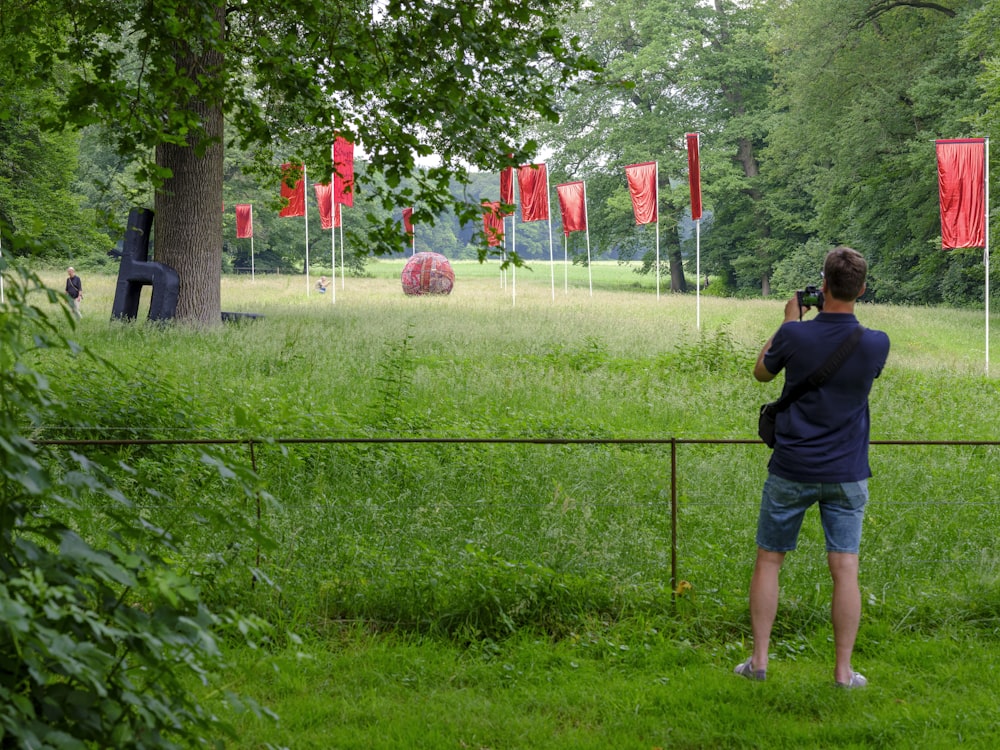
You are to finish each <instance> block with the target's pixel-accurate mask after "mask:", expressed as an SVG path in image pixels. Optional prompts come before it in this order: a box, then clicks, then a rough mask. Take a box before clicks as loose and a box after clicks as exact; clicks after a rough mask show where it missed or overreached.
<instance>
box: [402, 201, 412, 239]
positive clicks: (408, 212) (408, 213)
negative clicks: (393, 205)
mask: <svg viewBox="0 0 1000 750" xmlns="http://www.w3.org/2000/svg"><path fill="white" fill-rule="evenodd" d="M403 231H405V232H406V236H407V237H413V209H412V208H404V209H403Z"/></svg>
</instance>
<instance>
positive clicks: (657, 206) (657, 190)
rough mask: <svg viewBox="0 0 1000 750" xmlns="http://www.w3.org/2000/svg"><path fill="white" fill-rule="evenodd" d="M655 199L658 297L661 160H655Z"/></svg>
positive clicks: (657, 292) (658, 286)
mask: <svg viewBox="0 0 1000 750" xmlns="http://www.w3.org/2000/svg"><path fill="white" fill-rule="evenodd" d="M653 164H655V166H654V167H653V174H654V175H655V176H654V177H653V194H654V195H655V196H656V197H655V198H654V199H653V200H655V201H656V203H655V210H656V299H659V298H660V162H658V161H657V162H653Z"/></svg>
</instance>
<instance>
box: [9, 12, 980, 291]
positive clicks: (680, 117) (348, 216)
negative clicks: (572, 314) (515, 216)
mask: <svg viewBox="0 0 1000 750" xmlns="http://www.w3.org/2000/svg"><path fill="white" fill-rule="evenodd" d="M563 24H564V33H565V34H566V36H567V37H569V36H571V35H572V36H574V37H576V38H577V39H578V41H579V44H580V49H581V51H582V52H583V53H584V54H586V55H587V56H589V58H591V59H592V60H593V61H595V62H596V65H594V66H592V67H590V68H589V69H587V68H585V69H582V70H578V71H577V72H576V75H575V77H574V80H573V81H572V82H571V84H572V85H564V86H560V85H555V84H557V83H558V82H557V81H553V84H554V89H555V90H556V91H558V92H560V93H559V94H558V96H557V98H556V100H555V101H553V102H552V109H553V113H554V114H557V115H558V117H557V118H556V117H555V116H551V117H548V118H542V117H539V118H537V120H535V121H532V122H530V123H527V124H526V128H527V133H528V134H529V135H530V136H531V137H532V138H533V139H534V141H533V142H535V143H536V144H537V153H536V154H535V159H536V160H538V161H545V162H546V164H547V165H548V168H549V183H550V195H551V200H550V207H551V211H552V216H553V227H552V229H551V235H550V232H549V228H548V227H547V226H546V225H545V222H534V223H532V224H523V223H520V222H519V223H518V226H517V230H516V240H517V244H516V247H515V249H516V250H517V252H518V254H519V255H521V256H522V257H524V258H525V259H526V260H528V261H529V262H530V261H531V260H532V259H544V260H547V259H548V257H549V252H550V237H551V243H554V247H555V254H556V257H557V258H561V257H562V253H563V242H564V237H563V234H562V232H561V229H560V226H559V209H558V201H557V200H556V198H555V185H556V184H558V183H560V182H568V181H573V180H583V181H584V182H585V183H586V189H587V208H588V223H589V235H590V236H589V239H590V247H591V257H592V258H594V259H597V258H616V259H620V260H640V261H642V264H641V265H642V270H643V271H645V272H652V270H653V263H654V261H655V255H654V242H653V235H652V230H651V227H637V226H636V225H635V221H634V219H633V215H632V210H631V204H630V199H629V195H628V191H627V187H626V184H625V177H624V171H623V168H624V166H625V165H628V164H632V163H638V162H644V161H656V162H657V163H658V165H659V180H660V183H659V195H660V205H659V215H660V243H661V258H662V262H663V264H664V268H663V271H664V272H665V273H668V272H669V273H670V277H671V287H672V289H674V290H675V291H686V290H687V285H688V284H689V283H690V280H691V279H692V278H693V276H694V270H695V269H694V264H695V246H694V240H693V236H692V234H691V222H690V215H689V207H688V204H689V195H688V186H687V181H686V170H687V160H686V158H687V155H686V150H685V143H684V134H685V133H686V132H694V131H697V132H699V133H700V134H701V169H702V189H703V193H704V203H705V207H706V216H705V218H704V220H703V221H702V224H701V227H700V228H701V242H700V262H701V269H702V273H703V275H704V276H707V277H709V278H710V279H711V287H710V289H711V291H713V292H715V293H719V294H731V295H741V296H749V295H759V294H770V293H781V294H784V293H787V292H789V291H790V290H792V289H795V288H800V287H801V286H802V285H803V284H805V283H817V282H818V276H819V270H820V265H821V259H822V256H823V254H824V253H825V251H826V250H827V249H828V248H829V247H830V246H832V245H835V244H849V245H851V246H853V247H856V248H857V249H858V250H860V251H861V252H862V253H864V254H865V256H866V257H867V258H868V259H869V262H870V264H871V273H870V282H869V297H870V298H871V299H875V300H879V301H886V302H896V303H910V304H940V303H945V304H952V305H975V304H980V303H981V301H982V294H983V284H984V272H985V267H984V263H983V253H982V251H981V250H979V249H969V250H954V251H948V252H944V251H942V250H941V247H940V222H939V212H938V194H937V174H936V161H935V153H934V140H935V139H937V138H960V137H977V136H987V137H988V136H990V135H991V133H992V130H993V128H994V127H995V124H996V122H997V113H998V111H1000V109H998V107H1000V56H998V46H1000V33H998V28H1000V0H988V1H982V0H978V1H972V2H960V1H957V0H942V1H941V2H927V1H924V0H905V1H904V0H837V2H829V1H828V0H792V1H788V0H747V1H743V2H732V1H724V0H715V1H714V2H711V3H705V2H697V1H696V0H593V1H592V2H588V3H586V4H585V7H581V8H579V9H578V10H577V11H576V12H575V13H573V14H570V15H567V16H565V18H564V20H563ZM0 36H2V37H3V42H4V43H5V44H7V45H8V46H11V45H13V46H14V47H17V45H18V44H19V42H18V41H17V39H16V38H15V37H16V29H12V28H9V27H6V26H0ZM12 59H13V58H12V57H10V56H5V57H4V58H3V60H2V62H0V80H2V81H3V85H2V86H0V112H4V113H5V114H6V116H5V117H3V118H0V153H2V159H0V221H3V222H5V223H6V224H8V225H9V227H10V228H11V232H13V233H14V234H17V233H31V234H32V235H33V236H35V237H36V238H38V239H39V240H40V244H39V245H38V249H36V250H35V251H34V252H35V253H36V254H37V255H39V256H40V257H39V260H40V261H41V262H45V263H62V262H65V261H69V262H72V263H74V264H76V265H78V266H81V267H84V268H87V267H97V266H101V265H108V266H111V265H113V264H114V263H115V262H116V261H115V260H114V259H113V258H110V257H108V255H107V251H108V250H109V249H111V248H112V247H113V246H114V244H115V243H116V242H117V241H118V239H120V236H121V231H122V228H123V227H122V223H123V222H124V219H125V217H126V216H127V213H128V209H129V207H130V206H133V205H152V189H151V188H150V187H149V186H148V184H147V183H146V182H145V181H144V180H143V179H142V175H141V174H139V167H138V164H137V163H136V162H134V161H131V160H129V159H127V158H123V157H122V156H120V155H119V153H118V152H116V150H115V149H114V148H113V147H112V145H111V139H110V138H109V137H108V136H109V132H108V130H109V128H108V126H107V125H106V124H102V123H98V122H95V123H93V124H89V125H88V124H84V125H83V126H81V127H76V128H56V127H52V122H51V118H50V117H49V115H48V113H49V111H50V108H51V105H52V102H53V100H58V99H59V97H61V96H63V92H64V86H63V85H62V82H61V81H60V79H59V77H58V76H57V77H56V78H55V79H53V80H52V81H51V82H50V85H49V86H48V87H39V86H37V85H34V84H32V83H30V82H28V81H27V79H25V78H23V77H22V76H21V75H20V72H19V71H18V69H17V66H16V64H14V63H12V62H11V60H12ZM62 70H63V73H64V75H66V76H70V75H72V73H71V69H70V68H69V66H66V67H65V68H63V69H62ZM469 126H470V128H471V127H473V124H472V123H470V125H469ZM226 133H227V139H226V140H227V147H226V150H225V157H224V158H225V164H224V177H223V196H224V207H223V239H222V242H223V255H222V262H223V269H224V270H226V271H240V270H245V269H247V268H248V267H249V256H250V242H249V240H245V239H241V240H237V239H236V237H235V216H234V212H233V207H234V205H235V204H236V203H251V204H253V206H254V229H255V233H254V234H255V236H254V243H253V250H254V256H255V265H256V267H257V269H259V270H261V271H267V270H280V271H282V272H302V269H303V263H304V259H305V255H306V246H305V233H304V226H303V224H304V222H303V221H302V220H301V218H299V219H293V218H278V216H277V213H278V182H277V181H278V171H277V164H272V165H271V166H273V167H274V169H273V172H272V176H271V179H270V180H269V179H267V177H266V173H265V172H262V171H261V169H260V168H259V167H260V165H259V164H257V163H256V162H255V159H256V156H255V154H254V153H252V151H251V150H249V149H247V150H244V149H242V148H241V147H240V145H239V143H238V139H237V138H236V137H235V136H231V134H230V132H229V124H228V123H227V131H226ZM358 148H359V154H360V156H359V158H358V160H357V161H356V169H357V170H358V172H359V175H361V178H360V179H359V188H358V192H357V195H356V196H355V205H354V206H353V207H351V208H344V209H343V216H344V235H345V237H344V250H345V255H346V257H347V259H348V263H349V265H350V267H351V269H352V270H353V271H354V272H361V271H362V270H363V267H364V261H365V258H366V257H367V256H368V253H369V252H370V251H375V252H379V253H384V252H386V251H387V250H391V249H392V248H391V245H390V246H389V247H388V248H387V246H386V245H385V244H384V243H381V244H378V245H374V244H373V243H370V242H369V241H368V234H367V231H368V229H367V228H368V227H369V226H370V224H371V222H376V223H378V222H381V223H382V224H391V223H393V222H396V223H398V225H399V242H398V249H397V252H398V253H399V254H403V253H407V252H410V247H409V245H408V244H407V241H406V239H405V237H404V236H403V232H402V223H401V209H402V208H403V207H404V206H405V205H406V204H403V203H401V204H400V205H396V206H392V205H387V204H386V202H385V201H384V200H382V199H381V198H380V197H377V196H376V193H374V192H372V191H371V190H368V189H366V188H367V187H370V186H374V185H381V188H382V190H383V191H386V192H390V193H391V192H392V190H393V189H397V188H398V189H399V190H400V193H401V194H403V195H405V193H406V191H405V189H406V188H407V187H408V185H409V184H410V182H409V180H408V179H407V178H405V177H404V179H402V180H398V181H392V180H391V178H390V184H387V182H386V177H385V175H383V174H379V173H377V172H376V171H375V170H374V169H370V170H369V169H368V167H369V164H368V163H367V162H366V159H365V157H364V149H365V144H364V143H359V144H358ZM366 170H367V173H366ZM992 173H993V174H995V173H996V170H992ZM311 184H312V180H310V184H309V188H308V192H309V196H308V202H309V205H310V207H311V211H310V216H309V248H308V254H309V257H310V260H311V262H312V263H314V264H318V265H320V266H328V265H329V261H330V251H331V238H330V233H329V231H323V230H321V229H320V224H319V215H318V211H317V209H316V205H315V197H314V195H313V194H312V187H311ZM451 191H452V198H453V199H454V200H455V201H459V202H462V201H464V202H466V203H469V204H472V205H478V204H479V202H480V201H481V200H497V199H498V198H499V185H498V173H497V172H490V171H472V172H470V174H468V175H465V176H464V178H463V180H459V181H456V182H454V183H453V185H452V188H451ZM995 192H996V191H994V194H995ZM378 195H381V194H378ZM404 200H405V199H404ZM420 207H421V204H420V203H419V202H418V203H416V208H418V209H419V208H420ZM439 208H440V207H437V208H436V209H435V210H434V211H433V212H432V213H433V219H434V220H433V222H432V221H431V217H430V216H429V215H424V216H423V217H422V219H423V220H421V217H420V216H419V214H418V219H417V223H416V250H417V251H421V250H433V251H436V252H440V253H443V254H444V255H445V256H446V257H449V258H452V259H457V258H473V257H477V255H478V254H479V248H481V247H482V244H483V237H482V224H481V222H480V223H477V222H476V221H474V220H472V221H470V220H469V216H468V214H466V215H464V216H461V217H460V216H458V215H457V214H456V213H455V212H454V211H450V210H437V209H439ZM428 211H429V212H430V210H429V209H428ZM509 222H510V220H508V226H509ZM337 241H338V244H339V242H340V237H339V236H338V238H337ZM7 247H8V243H5V245H4V249H5V250H6V249H7ZM154 247H155V237H154ZM568 248H569V254H570V255H571V257H573V258H574V259H575V260H576V261H578V262H583V261H585V259H586V244H585V242H584V238H583V237H582V236H581V235H580V234H578V233H576V234H573V235H571V236H570V237H569V239H568ZM682 268H683V269H684V271H686V276H685V274H682V273H681V269H682Z"/></svg>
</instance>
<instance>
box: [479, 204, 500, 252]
mask: <svg viewBox="0 0 1000 750" xmlns="http://www.w3.org/2000/svg"><path fill="white" fill-rule="evenodd" d="M500 206H501V201H483V233H484V234H485V235H486V241H487V242H488V243H489V246H490V247H497V246H499V245H502V244H503V212H502V211H501V210H500Z"/></svg>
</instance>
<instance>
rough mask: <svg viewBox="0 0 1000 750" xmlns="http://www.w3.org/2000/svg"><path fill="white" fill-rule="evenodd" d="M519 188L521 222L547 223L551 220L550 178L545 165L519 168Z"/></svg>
mask: <svg viewBox="0 0 1000 750" xmlns="http://www.w3.org/2000/svg"><path fill="white" fill-rule="evenodd" d="M517 187H518V190H520V191H521V221H545V220H546V219H548V218H549V178H548V173H547V172H546V170H545V165H544V164H526V165H524V166H521V167H518V168H517Z"/></svg>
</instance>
